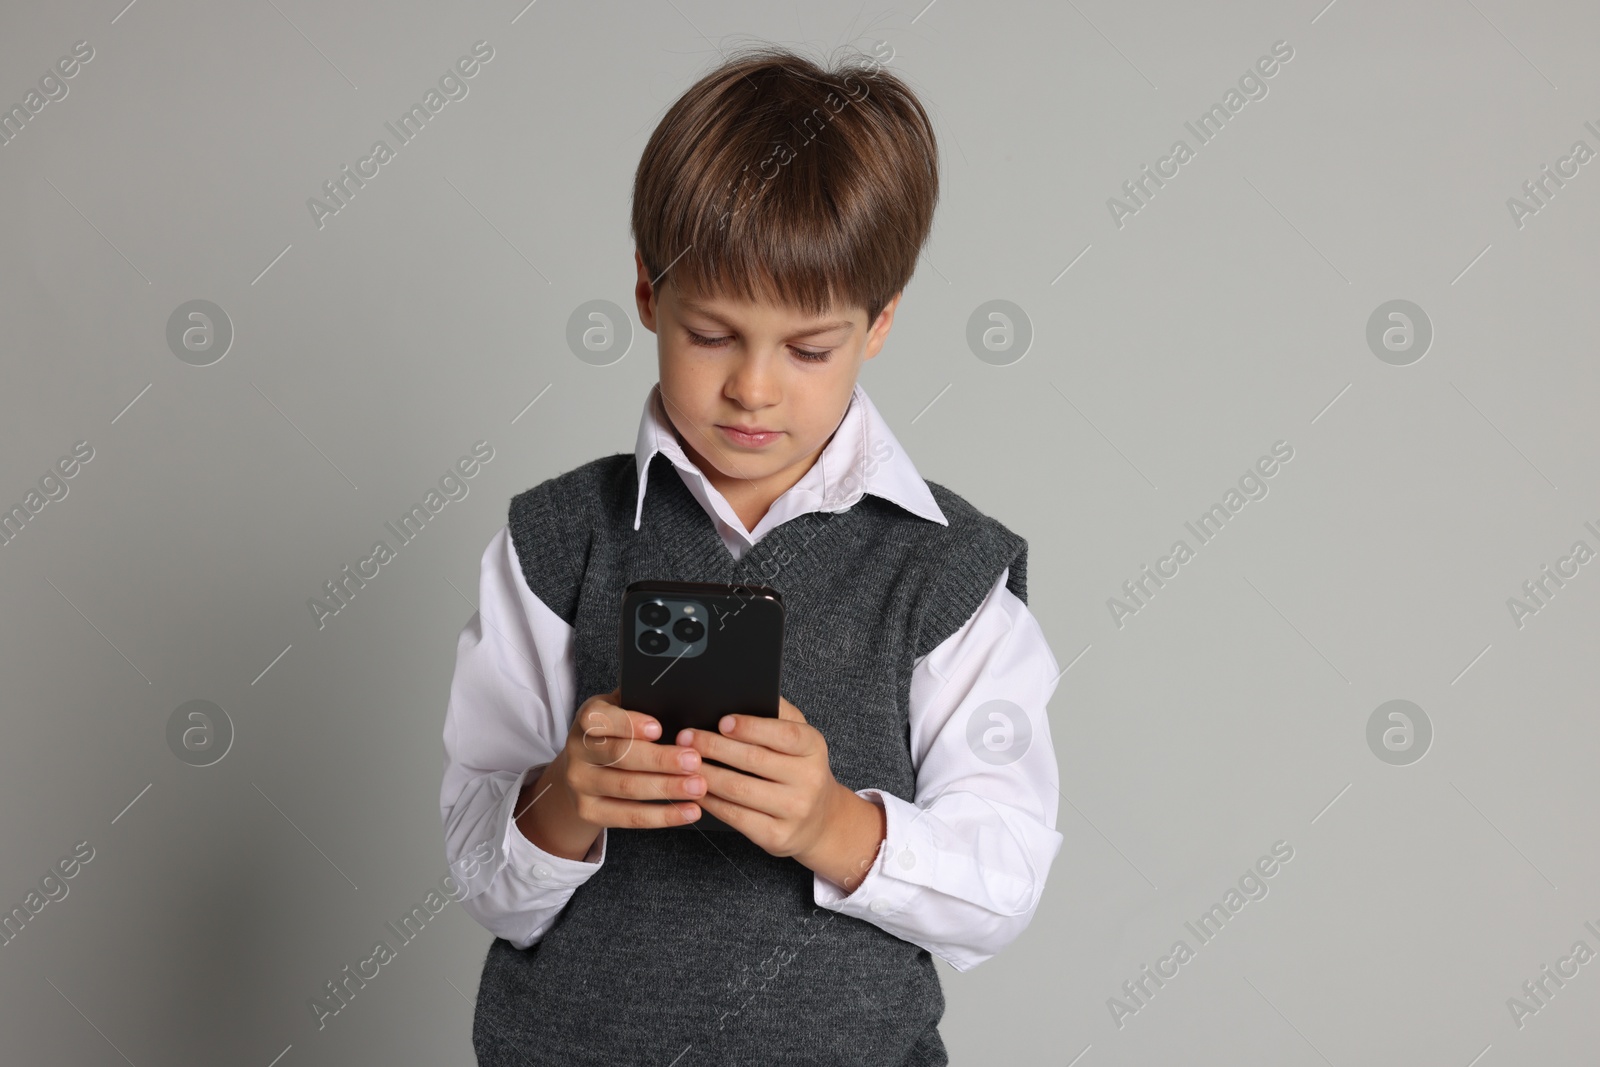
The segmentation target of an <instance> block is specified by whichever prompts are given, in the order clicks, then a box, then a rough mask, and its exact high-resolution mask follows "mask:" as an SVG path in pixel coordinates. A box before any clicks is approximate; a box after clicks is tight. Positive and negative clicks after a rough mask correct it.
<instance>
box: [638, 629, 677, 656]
mask: <svg viewBox="0 0 1600 1067" xmlns="http://www.w3.org/2000/svg"><path fill="white" fill-rule="evenodd" d="M671 644H672V642H671V641H669V640H668V639H667V635H666V634H664V633H662V632H661V631H660V630H646V631H645V632H644V633H642V634H640V635H639V647H640V648H641V649H643V650H644V651H645V653H646V654H648V655H651V656H659V655H661V653H663V652H665V651H666V650H667V646H669V645H671Z"/></svg>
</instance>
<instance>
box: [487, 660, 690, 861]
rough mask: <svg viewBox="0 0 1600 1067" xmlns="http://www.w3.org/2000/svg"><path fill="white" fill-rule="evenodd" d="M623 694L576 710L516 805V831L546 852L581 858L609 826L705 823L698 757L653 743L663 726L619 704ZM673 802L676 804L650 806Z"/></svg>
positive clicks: (590, 701) (617, 692)
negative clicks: (553, 751) (560, 742)
mask: <svg viewBox="0 0 1600 1067" xmlns="http://www.w3.org/2000/svg"><path fill="white" fill-rule="evenodd" d="M621 695H622V690H621V689H620V688H618V689H613V690H612V691H611V692H609V693H605V694H602V695H599V696H593V697H590V698H589V699H588V700H586V701H584V702H583V704H582V705H580V706H579V708H578V712H577V714H576V715H574V716H573V717H572V728H571V729H570V730H568V731H567V740H566V744H565V745H564V746H563V747H562V749H561V751H560V753H558V754H557V756H556V758H555V760H554V761H552V762H551V763H550V765H549V766H547V767H546V768H545V769H544V771H543V773H541V774H540V775H539V777H538V780H537V781H530V782H528V783H526V784H525V785H524V787H523V791H522V795H521V796H520V797H519V798H518V800H517V819H516V821H517V826H518V828H519V829H520V830H522V833H523V836H524V837H526V838H527V839H528V840H529V841H532V842H533V843H534V844H536V845H538V846H539V847H540V848H542V849H544V850H545V851H546V852H550V853H552V854H554V855H559V856H566V857H568V858H570V859H582V858H583V857H584V855H586V854H587V853H588V851H589V846H591V845H592V844H594V841H595V838H597V837H599V836H600V830H601V829H602V828H604V827H608V826H615V827H620V828H624V829H629V830H640V829H654V828H659V827H663V826H681V825H683V824H684V823H688V822H693V821H694V820H696V819H698V818H699V817H700V808H699V806H698V805H697V804H695V803H694V802H693V801H694V800H696V799H698V797H699V795H700V794H702V793H704V792H705V790H706V781H705V779H704V778H702V777H701V776H700V757H699V755H698V754H697V753H695V752H692V751H688V752H686V751H685V750H684V749H682V748H680V747H678V746H676V745H657V744H653V743H652V742H654V741H655V739H656V738H658V737H660V736H661V724H660V723H659V722H657V721H656V720H655V718H654V717H652V716H650V715H646V714H645V713H644V712H642V711H628V710H626V709H624V708H621V707H619V706H618V705H617V700H618V699H619V698H620V697H621ZM661 800H671V801H673V803H671V804H660V803H648V802H649V801H661Z"/></svg>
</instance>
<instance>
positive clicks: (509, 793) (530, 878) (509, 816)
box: [500, 764, 606, 889]
mask: <svg viewBox="0 0 1600 1067" xmlns="http://www.w3.org/2000/svg"><path fill="white" fill-rule="evenodd" d="M545 766H546V765H545V764H540V765H539V766H537V767H531V768H529V769H528V770H526V771H523V772H522V773H521V774H520V775H518V776H517V780H516V781H515V782H514V783H512V786H511V788H510V789H508V790H506V795H505V797H504V798H502V800H501V805H502V810H501V812H500V821H501V825H502V826H504V827H505V835H504V838H503V842H504V843H503V846H502V847H503V854H504V855H505V857H506V867H507V868H509V869H510V871H511V874H512V876H513V877H515V878H516V880H517V881H519V882H522V883H524V884H526V885H530V886H535V887H538V888H540V889H555V888H560V889H576V888H577V887H578V886H580V885H582V884H583V883H585V882H587V881H588V880H589V879H590V878H591V877H593V876H594V873H595V872H596V871H598V870H599V869H600V866H601V864H603V863H605V859H606V831H605V829H604V828H603V827H602V828H601V830H600V836H598V837H596V838H595V841H594V844H593V845H591V846H590V847H589V852H588V854H587V855H585V856H584V858H583V859H581V860H573V859H568V858H567V857H565V856H557V855H555V854H554V853H551V852H546V851H545V850H544V849H542V848H540V847H539V846H538V845H536V844H534V843H533V842H532V841H529V840H528V839H527V838H526V837H525V836H523V833H522V830H521V828H520V827H518V826H517V820H516V814H517V812H516V807H517V798H518V797H519V796H521V794H522V787H523V785H524V783H525V782H530V781H537V780H538V778H539V775H540V773H541V772H543V770H544V768H545Z"/></svg>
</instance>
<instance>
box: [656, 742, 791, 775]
mask: <svg viewBox="0 0 1600 1067" xmlns="http://www.w3.org/2000/svg"><path fill="white" fill-rule="evenodd" d="M678 744H679V745H680V746H683V747H687V748H690V749H692V750H694V751H695V752H698V753H700V755H701V756H702V757H704V758H705V759H708V760H716V761H718V762H719V763H726V764H727V765H728V766H730V767H736V768H738V769H739V770H741V771H747V772H749V773H750V774H755V775H759V776H760V777H762V778H768V779H771V780H772V781H775V782H778V781H783V780H785V779H784V776H783V768H782V766H781V765H780V761H781V760H784V759H787V758H789V757H787V756H784V755H782V754H780V753H777V752H774V751H773V750H772V749H770V748H765V747H763V746H761V745H752V744H749V743H747V742H745V741H738V740H735V739H734V738H731V737H727V736H724V735H722V734H715V733H712V732H711V731H709V730H681V731H679V732H678Z"/></svg>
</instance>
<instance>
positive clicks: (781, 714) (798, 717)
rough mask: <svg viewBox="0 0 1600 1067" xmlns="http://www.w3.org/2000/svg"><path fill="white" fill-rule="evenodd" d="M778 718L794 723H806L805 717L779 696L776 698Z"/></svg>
mask: <svg viewBox="0 0 1600 1067" xmlns="http://www.w3.org/2000/svg"><path fill="white" fill-rule="evenodd" d="M778 718H780V719H788V720H792V721H794V722H805V721H806V717H805V715H803V714H801V711H800V709H799V708H797V707H795V706H794V705H793V704H791V703H789V701H788V700H786V699H784V698H783V697H781V696H780V697H779V698H778Z"/></svg>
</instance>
